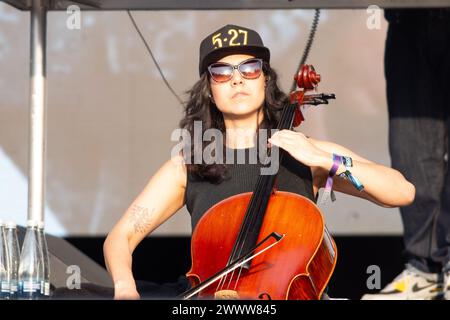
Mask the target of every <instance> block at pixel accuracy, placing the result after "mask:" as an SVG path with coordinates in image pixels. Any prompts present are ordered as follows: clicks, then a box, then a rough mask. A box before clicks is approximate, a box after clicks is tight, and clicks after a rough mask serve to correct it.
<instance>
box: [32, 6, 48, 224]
mask: <svg viewBox="0 0 450 320" xmlns="http://www.w3.org/2000/svg"><path fill="white" fill-rule="evenodd" d="M45 2H46V0H32V5H31V10H30V18H31V21H30V22H31V23H30V28H31V33H30V141H29V142H30V149H29V163H28V173H29V176H28V179H29V180H28V220H36V221H44V195H45V107H46V33H47V9H46V6H45Z"/></svg>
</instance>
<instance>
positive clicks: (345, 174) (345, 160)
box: [339, 156, 364, 191]
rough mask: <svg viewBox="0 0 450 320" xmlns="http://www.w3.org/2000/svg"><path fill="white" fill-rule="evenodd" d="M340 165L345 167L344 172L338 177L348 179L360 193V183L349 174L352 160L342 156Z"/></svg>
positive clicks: (361, 187) (361, 188) (362, 187)
mask: <svg viewBox="0 0 450 320" xmlns="http://www.w3.org/2000/svg"><path fill="white" fill-rule="evenodd" d="M342 164H343V165H344V166H345V169H346V170H345V172H342V173H341V174H340V175H339V177H340V178H343V179H348V180H350V182H351V183H352V184H353V186H354V187H355V188H356V189H357V190H358V191H362V190H363V189H364V186H363V185H362V183H361V182H360V181H359V180H358V179H357V178H356V177H355V176H354V175H352V173H351V172H350V170H349V168H351V167H353V160H352V158H350V157H345V156H342Z"/></svg>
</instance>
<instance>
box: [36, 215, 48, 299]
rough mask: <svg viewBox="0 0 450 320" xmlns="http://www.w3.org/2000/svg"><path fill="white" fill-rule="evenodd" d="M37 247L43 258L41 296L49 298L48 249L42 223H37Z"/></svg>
mask: <svg viewBox="0 0 450 320" xmlns="http://www.w3.org/2000/svg"><path fill="white" fill-rule="evenodd" d="M38 232H39V238H38V240H39V245H40V246H41V248H42V258H43V262H44V265H43V269H44V275H43V278H42V281H41V294H42V295H43V296H44V297H49V296H50V259H49V255H48V247H47V239H46V238H45V232H44V222H43V221H41V222H39V229H38Z"/></svg>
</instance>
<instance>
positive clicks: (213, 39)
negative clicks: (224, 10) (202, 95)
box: [199, 24, 270, 75]
mask: <svg viewBox="0 0 450 320" xmlns="http://www.w3.org/2000/svg"><path fill="white" fill-rule="evenodd" d="M239 53H241V54H251V55H254V56H255V57H256V58H261V59H263V60H264V61H267V62H270V51H269V49H268V48H266V47H265V46H264V44H263V41H262V39H261V36H260V35H259V34H258V33H257V32H256V31H254V30H252V29H248V28H245V27H240V26H236V25H232V24H227V25H226V26H224V27H222V28H220V29H218V30H216V31H214V32H213V33H211V34H210V35H208V36H207V37H206V38H205V39H203V40H202V42H201V44H200V60H199V74H200V75H202V73H203V72H205V71H206V69H207V68H208V66H209V65H210V64H211V63H213V62H216V61H218V60H220V59H222V58H223V57H225V56H227V55H230V54H239Z"/></svg>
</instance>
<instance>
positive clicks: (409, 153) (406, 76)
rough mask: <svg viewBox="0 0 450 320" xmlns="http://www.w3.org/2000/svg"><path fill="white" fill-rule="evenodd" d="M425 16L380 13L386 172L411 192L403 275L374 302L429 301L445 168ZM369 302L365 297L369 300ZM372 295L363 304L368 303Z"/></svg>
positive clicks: (431, 43) (405, 214) (404, 210)
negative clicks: (398, 175) (384, 27)
mask: <svg viewBox="0 0 450 320" xmlns="http://www.w3.org/2000/svg"><path fill="white" fill-rule="evenodd" d="M429 15H430V12H429V10H398V11H397V10H393V11H386V17H387V18H388V21H389V29H388V35H387V39H386V48H385V76H386V86H387V87H386V89H387V102H388V113H389V151H390V155H391V160H392V167H393V168H395V169H397V170H399V171H400V172H402V173H403V174H404V175H405V177H406V178H407V179H408V180H409V181H410V182H412V183H413V184H414V186H415V187H416V197H415V200H414V202H413V203H412V204H411V205H410V206H406V207H402V208H401V209H400V212H401V217H402V222H403V228H404V234H403V238H404V244H405V252H404V254H405V260H406V261H405V262H407V265H406V269H405V270H404V272H402V274H400V275H399V277H397V278H396V279H394V281H393V282H392V283H390V284H389V285H388V286H387V287H386V288H384V289H383V290H382V292H381V293H380V294H379V295H378V298H380V299H432V298H435V297H436V295H437V287H438V284H437V279H438V277H437V272H440V269H441V267H442V266H441V264H440V263H438V262H436V261H434V260H433V258H432V253H433V250H435V248H436V236H435V235H436V232H435V227H436V221H437V217H438V216H439V213H440V211H441V195H442V190H443V186H444V178H445V172H446V164H445V159H444V155H445V152H446V142H445V141H446V123H445V112H444V108H443V103H442V99H441V98H440V95H439V90H440V89H438V90H436V89H437V88H439V87H440V86H437V85H436V82H439V80H438V79H436V72H437V70H436V68H435V66H434V65H435V64H436V62H437V61H435V60H434V59H435V53H434V51H435V50H436V45H437V44H436V42H435V39H434V37H435V32H438V31H437V30H433V25H432V23H433V22H432V21H430V19H429ZM369 296H370V297H369ZM373 296H375V295H366V296H364V297H363V298H368V299H373V298H374V297H373Z"/></svg>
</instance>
